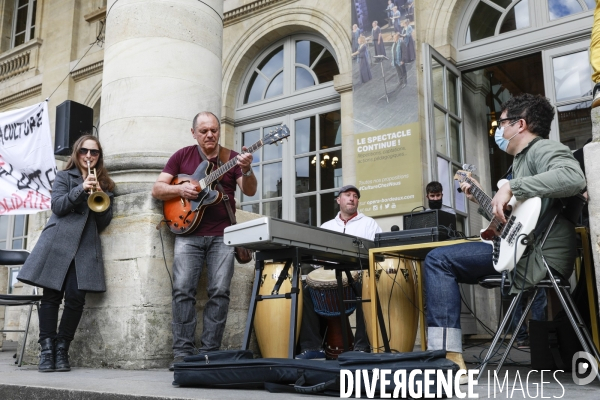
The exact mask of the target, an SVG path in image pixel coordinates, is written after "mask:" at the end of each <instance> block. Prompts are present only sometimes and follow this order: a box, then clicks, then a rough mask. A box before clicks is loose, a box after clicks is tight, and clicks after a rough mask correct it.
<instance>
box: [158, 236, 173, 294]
mask: <svg viewBox="0 0 600 400" xmlns="http://www.w3.org/2000/svg"><path fill="white" fill-rule="evenodd" d="M158 235H159V236H160V246H161V248H162V255H163V260H164V262H165V269H166V270H167V275H169V281H171V291H172V290H173V278H171V273H170V272H169V267H168V266H167V256H166V255H165V244H164V243H163V237H162V231H161V230H160V229H159V230H158Z"/></svg>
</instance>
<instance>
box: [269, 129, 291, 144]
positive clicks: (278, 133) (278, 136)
mask: <svg viewBox="0 0 600 400" xmlns="http://www.w3.org/2000/svg"><path fill="white" fill-rule="evenodd" d="M289 136H290V129H289V128H288V127H287V126H285V125H284V124H281V126H278V127H277V128H275V129H273V130H272V131H270V132H269V133H267V134H266V135H265V137H264V138H263V139H262V141H263V143H264V144H265V145H267V144H273V143H275V144H277V143H278V142H281V141H282V140H283V139H287V138H288V137H289Z"/></svg>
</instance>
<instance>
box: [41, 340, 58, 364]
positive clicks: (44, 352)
mask: <svg viewBox="0 0 600 400" xmlns="http://www.w3.org/2000/svg"><path fill="white" fill-rule="evenodd" d="M55 368H56V367H55V364H54V339H52V338H48V339H44V340H42V341H41V342H40V364H39V365H38V371H40V372H54V371H55V370H56V369H55Z"/></svg>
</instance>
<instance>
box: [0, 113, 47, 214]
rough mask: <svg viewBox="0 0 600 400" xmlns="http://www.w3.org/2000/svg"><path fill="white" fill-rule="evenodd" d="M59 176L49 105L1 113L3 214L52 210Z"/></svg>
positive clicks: (0, 195) (0, 191) (0, 193)
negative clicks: (52, 194) (51, 198)
mask: <svg viewBox="0 0 600 400" xmlns="http://www.w3.org/2000/svg"><path fill="white" fill-rule="evenodd" d="M55 176H56V162H55V160H54V154H53V150H52V133H51V131H50V120H49V118H48V103H47V102H43V103H40V104H36V105H34V106H31V107H27V108H22V109H20V110H13V111H8V112H5V113H0V215H16V214H32V213H36V212H39V211H43V210H48V209H50V190H51V189H52V183H53V182H54V178H55Z"/></svg>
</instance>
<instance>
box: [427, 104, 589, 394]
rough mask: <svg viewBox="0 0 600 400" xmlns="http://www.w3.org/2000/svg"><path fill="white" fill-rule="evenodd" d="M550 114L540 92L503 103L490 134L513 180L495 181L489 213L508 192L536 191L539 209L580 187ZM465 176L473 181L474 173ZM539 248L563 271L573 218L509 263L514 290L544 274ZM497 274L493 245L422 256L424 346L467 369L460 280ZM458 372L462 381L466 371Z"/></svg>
mask: <svg viewBox="0 0 600 400" xmlns="http://www.w3.org/2000/svg"><path fill="white" fill-rule="evenodd" d="M553 118H554V108H553V107H552V105H551V104H550V103H549V102H548V100H547V99H546V98H544V97H542V96H539V95H537V96H534V95H531V94H523V95H519V96H516V97H514V98H512V99H510V100H508V101H507V102H505V103H504V104H503V105H502V114H501V116H500V119H499V120H498V128H497V130H496V134H495V139H496V143H497V144H498V147H499V148H500V149H501V150H503V151H506V152H507V153H508V154H510V155H513V156H514V160H513V179H512V180H510V181H509V182H508V183H506V184H504V185H503V186H501V187H500V188H499V190H498V192H497V193H496V195H495V196H494V197H493V199H492V200H491V204H490V205H491V212H492V214H493V217H494V218H496V220H498V221H500V222H501V223H503V224H504V223H506V218H505V209H507V207H506V205H507V204H508V202H509V201H510V200H511V198H512V197H513V196H514V197H515V198H516V200H519V201H521V200H525V199H529V198H533V197H540V198H541V199H542V208H541V213H540V215H541V216H544V213H545V212H546V211H547V210H549V209H550V208H551V207H552V205H553V203H554V201H555V200H556V199H557V198H563V197H571V196H574V195H576V194H577V193H579V192H580V191H581V189H583V188H584V187H585V178H584V176H583V172H582V171H581V168H580V167H579V163H578V162H577V161H576V160H575V158H573V156H572V154H571V151H570V150H569V148H568V147H566V146H564V145H562V144H561V143H559V142H557V141H554V140H549V139H547V138H548V134H549V133H550V124H551V122H552V119H553ZM471 182H472V183H473V184H475V185H478V183H477V182H476V181H474V180H472V181H471ZM461 189H462V190H463V192H465V193H466V195H467V197H468V198H469V200H471V201H475V202H476V200H475V198H474V197H473V195H472V193H471V190H470V189H471V185H470V184H469V183H467V182H462V183H461ZM541 218H542V217H541ZM541 218H540V219H541ZM542 250H543V254H544V257H545V259H546V261H547V262H548V264H549V265H550V267H551V268H553V269H554V270H556V271H557V272H558V273H560V274H561V275H562V276H563V277H565V278H568V277H569V276H570V275H571V272H572V270H573V262H574V259H575V229H574V226H573V224H572V223H571V222H569V221H568V220H567V219H566V218H564V217H563V216H562V215H559V217H558V219H557V221H556V223H555V224H554V227H553V228H552V230H551V232H550V234H549V235H548V238H547V240H546V242H545V244H544V246H543V249H541V248H540V246H539V242H536V243H535V244H534V245H533V248H532V249H530V251H529V253H528V255H524V256H523V257H522V258H521V260H520V261H519V262H518V264H517V266H516V268H515V272H516V277H515V279H514V282H513V292H517V291H519V290H521V288H528V287H531V286H532V285H534V284H536V283H538V282H539V281H540V280H542V279H543V278H544V277H545V275H546V269H545V267H544V265H543V263H542V260H541V253H542ZM526 254H527V253H526ZM497 274H498V272H497V271H496V269H495V268H494V266H493V258H492V246H491V245H490V244H487V243H483V242H473V243H465V244H458V245H454V246H447V247H439V248H437V249H435V250H433V251H431V252H430V253H429V254H428V255H427V257H426V258H425V262H424V276H425V291H426V294H427V326H428V328H427V329H428V332H427V333H428V348H429V350H439V349H445V350H446V351H447V356H446V357H447V358H448V359H450V360H452V361H454V362H455V363H457V364H458V365H459V366H460V367H461V368H463V369H466V367H465V363H464V360H463V357H462V335H461V328H460V308H461V300H460V291H459V286H458V284H459V283H468V284H476V283H477V282H478V280H479V279H480V278H482V277H484V276H487V275H497ZM510 275H512V273H511V274H510ZM463 378H465V379H464V382H465V383H466V376H463ZM461 383H463V382H462V380H461Z"/></svg>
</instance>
